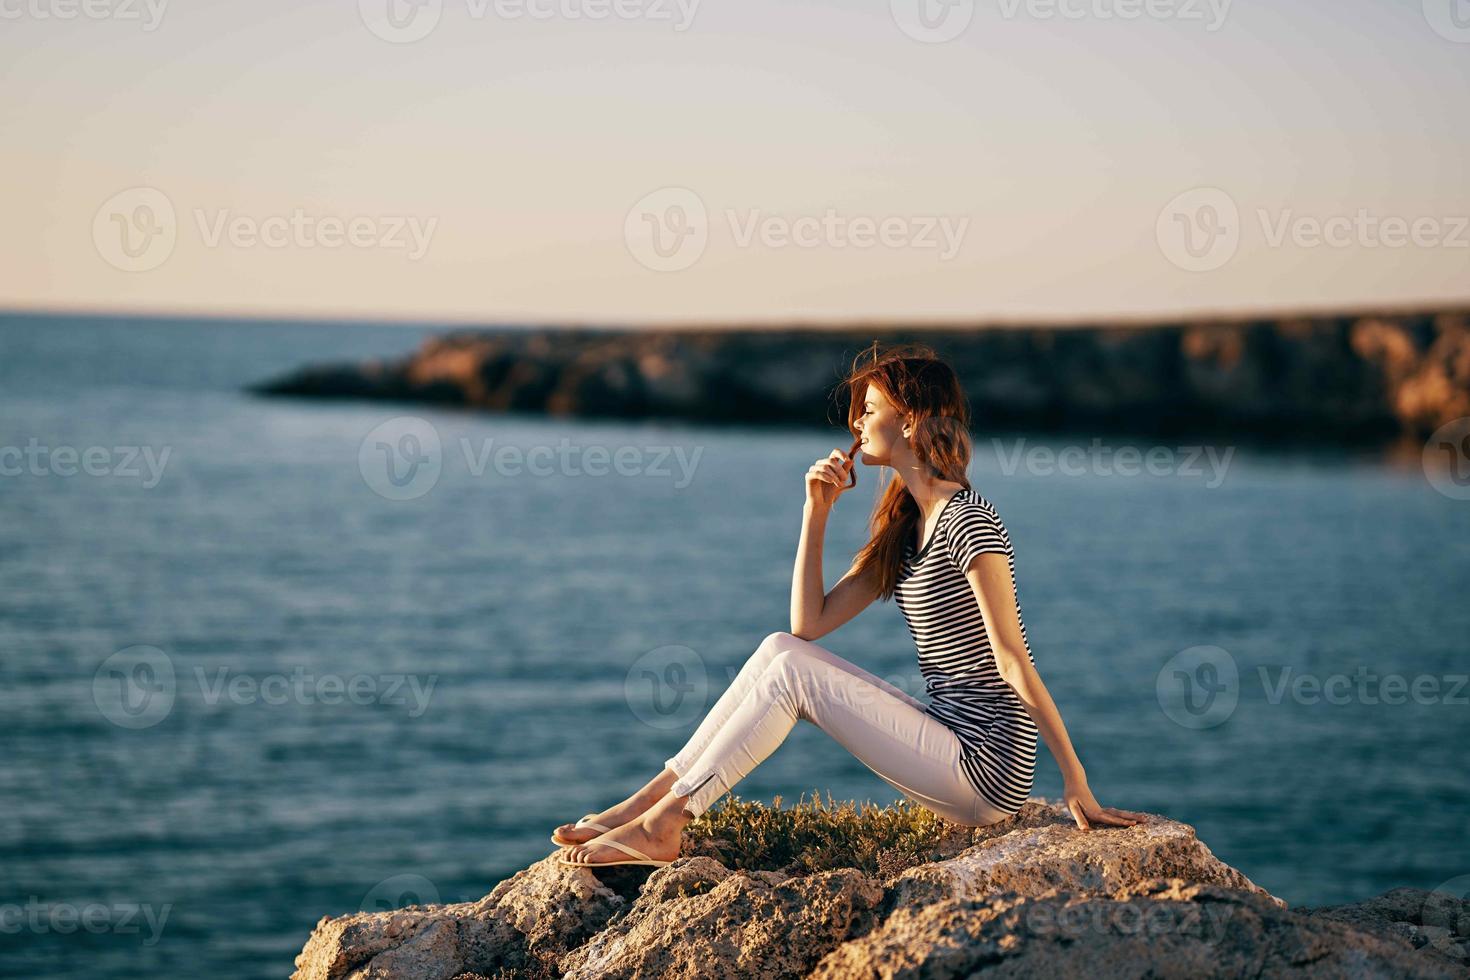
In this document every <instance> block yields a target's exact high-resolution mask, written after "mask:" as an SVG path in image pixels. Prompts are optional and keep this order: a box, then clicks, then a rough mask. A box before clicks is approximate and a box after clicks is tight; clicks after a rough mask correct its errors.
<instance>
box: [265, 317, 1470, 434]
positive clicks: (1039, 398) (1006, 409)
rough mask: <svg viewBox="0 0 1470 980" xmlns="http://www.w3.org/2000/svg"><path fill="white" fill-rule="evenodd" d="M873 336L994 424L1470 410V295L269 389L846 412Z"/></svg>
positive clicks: (706, 332)
mask: <svg viewBox="0 0 1470 980" xmlns="http://www.w3.org/2000/svg"><path fill="white" fill-rule="evenodd" d="M875 339H878V340H882V341H884V342H885V343H886V342H891V341H900V340H918V341H924V342H926V343H929V344H931V345H932V346H934V347H935V348H936V349H937V350H938V351H939V353H940V354H941V355H943V356H945V357H947V358H948V359H949V360H950V361H951V363H953V364H954V365H955V367H956V370H957V371H958V372H959V373H960V376H961V380H962V381H963V383H964V385H965V388H966V390H967V392H968V393H969V395H970V401H971V406H972V408H973V410H974V413H975V417H976V420H977V423H978V424H980V425H981V426H982V427H983V428H985V429H987V430H992V431H993V430H1002V429H1013V430H1019V429H1027V430H1031V431H1068V430H1070V431H1083V430H1086V431H1090V432H1104V431H1114V432H1124V431H1126V432H1132V433H1139V434H1155V435H1184V434H1195V435H1210V434H1226V433H1228V434H1231V435H1255V436H1258V437H1260V438H1262V439H1282V438H1329V439H1334V440H1342V441H1382V440H1389V439H1393V438H1396V437H1405V436H1408V437H1413V438H1420V439H1422V437H1423V436H1425V435H1427V434H1428V433H1430V432H1432V431H1433V430H1435V429H1436V428H1438V427H1439V426H1441V425H1444V424H1445V423H1447V422H1449V421H1451V420H1453V419H1456V418H1460V417H1463V416H1467V415H1470V311H1465V310H1454V311H1428V312H1422V313H1384V314H1373V313H1361V314H1349V315H1340V316H1303V317H1282V318H1274V319H1273V318H1256V319H1240V320H1212V321H1201V322H1171V323H1155V324H1129V325H1126V326H1119V325H1095V326H1094V325H1076V324H1059V325H1055V326H1025V327H1020V326H975V327H972V328H958V327H951V328H944V329H939V328H929V329H921V328H907V327H901V326H889V327H863V328H853V327H840V328H839V327H834V328H826V329H816V328H812V327H803V328H796V329H789V330H788V329H773V328H763V329H737V328H723V329H717V328H704V329H650V330H645V331H609V330H590V329H566V330H552V329H535V330H520V329H516V330H512V329H499V330H477V331H460V332H455V333H451V334H447V335H444V336H440V337H435V338H432V339H430V340H429V341H427V342H426V343H425V344H424V345H423V347H422V349H420V350H419V351H418V352H417V353H416V354H413V355H411V356H409V357H407V358H404V359H402V360H398V361H379V362H371V363H366V364H343V365H326V366H309V367H305V368H303V369H301V370H299V371H296V372H295V373H292V374H290V375H288V376H285V377H282V378H277V379H274V380H270V381H266V382H264V383H262V384H260V385H258V386H256V387H255V388H254V389H253V390H254V391H256V392H259V393H263V394H274V395H301V396H311V397H336V398H374V399H391V400H400V401H416V402H436V403H442V404H453V405H463V406H470V407H475V408H482V409H486V410H491V411H523V412H538V413H550V414H554V415H585V416H614V417H629V418H637V417H669V418H682V419H693V420H702V421H709V422H725V421H734V422H739V423H741V424H748V423H753V422H755V423H758V422H787V421H789V422H796V423H803V424H812V423H816V424H822V423H836V424H839V425H840V424H842V423H843V421H844V419H843V417H842V415H841V408H840V407H839V406H837V405H836V404H835V403H834V402H833V400H832V398H831V395H832V393H833V388H834V386H835V384H836V382H837V380H838V378H839V377H840V375H841V373H842V372H843V371H844V370H845V369H846V368H847V367H849V366H850V365H851V363H852V360H853V358H854V356H855V355H856V354H857V353H858V352H859V351H860V350H862V349H863V348H865V347H867V346H868V345H869V344H871V342H872V341H873V340H875Z"/></svg>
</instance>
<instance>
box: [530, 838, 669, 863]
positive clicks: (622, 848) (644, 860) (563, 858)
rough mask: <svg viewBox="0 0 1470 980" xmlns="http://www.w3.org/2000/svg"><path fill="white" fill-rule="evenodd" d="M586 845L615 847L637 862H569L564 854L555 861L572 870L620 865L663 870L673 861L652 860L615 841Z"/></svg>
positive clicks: (591, 842) (592, 842)
mask: <svg viewBox="0 0 1470 980" xmlns="http://www.w3.org/2000/svg"><path fill="white" fill-rule="evenodd" d="M587 843H589V844H605V845H607V846H608V847H616V848H617V849H618V850H620V851H624V852H626V853H628V854H631V855H633V857H635V858H637V859H638V860H636V861H569V860H567V856H566V855H565V854H561V855H558V856H557V860H558V861H560V862H561V863H562V864H570V865H571V866H572V867H574V868H608V867H615V866H617V865H620V864H646V865H648V866H649V867H653V868H665V867H668V866H669V865H671V864H673V863H674V862H673V861H655V860H654V859H653V858H651V857H649V856H648V855H647V854H644V853H643V852H642V851H640V850H638V848H636V847H629V846H628V845H627V844H624V843H622V842H621V841H615V840H598V841H588V842H587Z"/></svg>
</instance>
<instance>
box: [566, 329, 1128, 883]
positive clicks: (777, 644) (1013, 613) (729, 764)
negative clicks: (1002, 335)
mask: <svg viewBox="0 0 1470 980" xmlns="http://www.w3.org/2000/svg"><path fill="white" fill-rule="evenodd" d="M871 355H872V356H871V359H870V361H869V362H868V363H866V364H863V358H862V357H861V356H860V357H859V359H858V361H857V362H855V363H854V366H853V369H852V371H850V372H849V374H848V376H847V378H846V379H844V382H843V384H844V386H845V389H846V393H847V395H848V396H849V400H848V406H849V407H848V428H849V429H850V430H851V431H852V433H853V435H854V437H855V438H858V439H859V440H860V448H861V450H862V460H863V464H864V465H866V466H888V467H891V468H892V469H893V470H894V471H895V473H896V474H897V476H896V478H895V479H894V480H892V481H891V482H890V483H889V485H888V486H887V487H886V488H885V489H884V491H883V495H882V498H881V499H880V500H879V502H878V504H877V507H876V508H875V510H874V513H873V517H872V524H871V526H872V528H873V534H872V537H871V539H870V540H869V541H868V543H867V544H866V545H865V546H864V547H863V549H862V550H861V551H860V552H859V553H858V554H857V556H856V558H855V559H854V560H853V563H852V567H851V568H850V569H849V570H848V571H847V573H846V574H845V575H844V576H843V577H842V579H841V580H840V581H839V582H838V583H837V584H836V585H835V586H833V588H832V591H831V592H827V593H826V594H825V595H824V594H823V584H822V537H823V534H824V532H825V530H826V526H827V518H828V515H829V514H830V513H831V511H832V507H833V505H834V503H835V502H836V500H837V498H838V497H839V496H840V495H841V494H842V493H844V492H845V491H846V490H848V489H850V488H851V486H852V485H855V484H849V483H848V480H847V478H848V476H849V473H850V470H851V467H852V466H853V461H852V460H851V459H849V457H848V456H847V454H845V453H843V452H842V451H841V450H840V449H834V450H833V451H832V453H831V454H830V455H829V456H827V457H826V458H824V459H820V460H817V461H816V462H815V463H814V464H813V465H812V466H811V468H810V469H809V470H808V471H807V475H806V506H805V508H804V510H803V514H802V526H801V538H800V541H799V542H798V544H797V550H796V571H795V575H794V577H793V580H792V588H791V632H789V633H772V634H771V635H769V636H767V637H766V638H765V640H764V641H763V642H762V643H761V645H760V646H759V647H758V648H757V649H756V651H755V653H754V654H753V655H752V656H751V657H750V658H749V659H748V660H747V661H746V663H745V666H744V668H743V669H742V670H741V671H740V674H739V675H738V676H737V677H736V678H735V681H734V682H733V683H732V684H731V685H730V688H729V689H728V690H727V691H725V693H724V694H723V695H722V696H721V697H720V700H719V701H718V702H717V703H716V704H715V706H714V707H713V708H712V709H711V710H710V712H709V714H708V715H706V716H705V718H704V720H703V722H702V723H701V724H700V726H699V729H698V730H697V731H696V732H695V733H694V736H693V737H692V738H691V739H690V740H689V742H688V743H687V744H686V745H685V746H684V747H683V749H681V750H680V751H679V753H678V754H677V755H675V756H674V757H673V758H671V759H669V760H667V761H666V762H665V763H664V766H665V768H664V770H663V772H661V773H659V774H658V776H656V777H655V778H654V779H653V780H651V781H650V782H649V783H648V784H647V785H645V786H644V787H643V788H642V789H640V790H638V791H637V792H636V793H634V794H633V795H632V796H630V797H629V798H628V799H626V800H624V801H623V802H621V803H619V804H617V805H616V806H613V807H610V808H608V809H606V810H603V811H602V812H601V813H596V814H588V815H587V816H586V817H584V818H583V819H582V820H580V821H578V822H577V823H575V824H563V825H562V826H560V827H558V828H557V830H556V833H555V835H554V836H553V840H554V841H556V842H557V843H559V844H563V845H565V846H566V848H567V849H566V850H565V851H564V852H563V854H562V860H563V861H565V862H568V863H574V864H583V865H588V866H595V865H598V864H651V865H662V864H665V863H667V862H669V861H672V860H673V859H675V858H677V857H678V855H679V844H680V832H681V831H682V830H683V828H684V826H685V825H686V824H687V823H688V822H689V821H690V820H692V819H694V817H696V816H698V815H699V814H701V813H703V812H704V811H705V810H706V809H707V808H708V807H709V806H710V805H711V804H712V803H713V802H714V801H715V800H716V799H718V798H719V797H720V796H722V795H723V794H724V793H725V792H726V791H728V790H729V789H730V788H731V787H732V786H734V785H735V783H737V782H738V781H739V780H740V779H742V778H744V777H745V776H746V775H747V774H748V773H749V772H750V771H751V770H752V769H754V768H755V767H756V766H757V765H759V764H760V763H761V761H763V760H764V759H765V758H766V757H767V756H768V755H770V754H771V753H772V752H773V751H775V749H776V747H777V746H778V745H780V744H781V742H782V741H783V740H784V739H785V738H786V736H787V734H788V733H789V732H790V731H791V729H792V728H793V727H794V726H795V725H796V722H797V721H798V720H801V719H806V720H807V721H810V722H812V723H813V724H815V725H817V726H819V727H820V728H821V729H822V730H823V731H825V732H827V733H828V734H830V735H831V736H832V737H833V738H835V739H836V740H837V741H838V742H840V743H841V744H842V745H843V746H844V747H845V748H847V749H848V750H849V751H850V752H852V753H853V755H855V756H857V758H858V759H860V760H862V762H863V763H864V764H865V765H866V766H868V767H869V768H870V769H872V770H873V771H874V772H875V773H877V774H878V775H879V776H880V777H881V778H882V779H883V780H884V781H885V782H887V783H888V784H889V785H891V786H893V787H894V788H895V789H897V790H899V791H900V792H902V793H903V794H904V795H905V796H908V797H909V798H910V799H913V800H914V801H916V802H918V803H919V804H921V805H922V806H925V807H928V808H929V809H931V810H933V811H935V812H936V813H938V814H940V815H941V816H943V817H945V818H947V819H949V820H952V821H955V822H956V823H961V824H966V825H970V826H984V825H986V824H991V823H995V822H997V821H1000V820H1004V819H1006V818H1007V817H1010V816H1011V815H1013V814H1014V813H1015V812H1016V811H1017V810H1018V809H1020V807H1021V805H1022V804H1023V803H1024V802H1025V801H1026V798H1027V795H1028V794H1029V793H1030V791H1031V786H1032V776H1033V771H1034V767H1035V761H1036V736H1037V733H1038V730H1039V732H1040V734H1041V737H1042V738H1044V739H1045V740H1046V744H1047V747H1048V748H1049V749H1050V750H1051V753H1052V757H1053V758H1055V759H1056V760H1057V762H1058V764H1059V765H1060V767H1061V771H1062V780H1063V786H1064V790H1063V796H1064V799H1065V802H1066V806H1067V810H1068V811H1069V812H1070V813H1071V815H1072V817H1073V819H1074V820H1076V822H1077V826H1078V827H1079V828H1081V829H1083V830H1088V829H1091V827H1092V826H1093V825H1094V824H1106V825H1112V826H1130V825H1132V824H1134V823H1136V822H1138V820H1140V819H1142V815H1141V814H1137V813H1132V812H1130V811H1126V810H1116V809H1113V808H1111V807H1103V806H1100V805H1098V802H1097V800H1096V799H1095V798H1094V797H1093V795H1092V791H1091V790H1090V789H1089V788H1088V785H1087V776H1086V774H1085V773H1084V772H1083V769H1082V763H1081V762H1080V761H1078V759H1077V754H1076V753H1075V752H1074V751H1073V749H1072V744H1071V742H1070V741H1069V739H1068V738H1067V730H1066V728H1065V727H1064V726H1063V725H1062V719H1061V716H1060V715H1058V714H1057V709H1056V706H1055V705H1054V704H1053V703H1052V700H1051V696H1050V695H1049V694H1048V693H1047V690H1046V687H1045V685H1044V684H1042V682H1041V677H1040V676H1039V675H1038V674H1037V672H1036V667H1035V662H1034V661H1033V659H1032V656H1031V649H1030V645H1029V643H1028V641H1027V639H1026V629H1025V626H1024V625H1022V623H1021V614H1020V608H1019V605H1018V603H1017V600H1016V588H1015V560H1014V556H1013V553H1012V550H1011V543H1010V538H1009V536H1008V534H1007V533H1006V529H1005V527H1004V525H1003V524H1002V523H1001V520H1000V517H999V516H998V515H997V514H996V512H995V508H994V507H993V506H992V505H991V504H990V502H989V501H988V500H986V499H985V498H984V497H983V496H981V495H980V494H979V493H977V492H976V491H975V490H974V489H973V488H971V487H970V484H969V481H968V479H967V477H966V472H967V470H968V468H969V462H970V444H969V407H968V403H967V401H966V399H965V396H964V393H963V392H962V391H961V389H960V384H959V381H958V379H957V378H956V376H955V373H954V371H953V370H952V369H951V368H950V367H949V365H947V364H945V363H944V362H943V361H942V360H940V359H939V358H937V357H935V356H934V354H933V352H932V351H931V350H930V349H929V348H927V347H923V346H911V347H907V348H897V349H893V350H889V351H887V352H884V353H882V354H881V355H880V354H879V353H878V352H877V349H876V345H875V347H874V348H872V349H871ZM880 597H881V598H884V599H888V598H893V597H896V598H897V601H898V605H899V607H900V609H901V610H902V612H903V615H904V619H905V621H906V623H907V625H908V627H909V631H910V633H911V634H912V636H913V638H914V644H915V647H916V648H917V650H918V654H919V667H920V671H921V672H922V674H923V676H924V679H925V688H926V693H927V694H928V696H929V698H930V701H929V703H928V704H925V703H924V702H922V701H919V700H918V699H916V698H913V697H911V696H909V695H908V694H907V693H905V692H904V691H902V690H900V689H899V688H897V687H895V686H893V685H891V684H889V683H888V682H886V681H883V680H881V679H880V678H878V677H876V676H874V675H873V674H871V673H869V672H868V671H866V670H863V669H862V668H861V667H859V666H857V665H856V664H853V663H851V662H849V661H847V660H844V659H842V658H841V657H839V656H837V655H836V654H834V653H832V652H831V651H829V650H827V649H825V648H824V647H821V646H818V645H817V644H816V643H815V642H813V641H815V640H817V639H818V638H820V637H822V636H825V635H826V634H828V633H830V632H832V631H833V630H835V629H837V628H838V627H839V626H841V625H842V624H843V623H846V622H847V621H848V620H850V619H852V618H853V617H854V616H856V615H857V614H858V613H860V612H862V610H863V609H865V608H867V606H868V604H869V603H871V602H872V601H873V600H874V599H877V598H880ZM630 858H631V859H630Z"/></svg>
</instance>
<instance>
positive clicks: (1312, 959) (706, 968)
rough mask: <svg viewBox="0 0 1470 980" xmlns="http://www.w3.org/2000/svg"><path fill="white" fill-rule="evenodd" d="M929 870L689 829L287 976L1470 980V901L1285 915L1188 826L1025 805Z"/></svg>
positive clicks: (314, 950)
mask: <svg viewBox="0 0 1470 980" xmlns="http://www.w3.org/2000/svg"><path fill="white" fill-rule="evenodd" d="M946 826H947V830H946V832H945V833H944V835H943V836H942V839H941V840H940V841H939V842H938V843H937V844H936V845H935V847H934V849H933V853H932V854H930V855H928V856H929V857H931V858H932V860H928V861H927V862H924V863H919V864H910V865H909V866H908V867H905V868H902V869H892V870H890V871H889V872H887V873H882V874H876V875H875V874H871V873H866V872H864V871H861V870H859V869H856V868H850V867H834V868H831V869H828V870H819V871H815V872H813V871H810V870H806V869H803V870H800V871H796V870H795V869H794V868H793V869H786V870H755V871H745V870H741V871H733V870H731V869H730V868H728V867H726V865H725V864H723V863H721V861H720V860H719V857H718V855H719V854H721V848H720V844H721V842H720V841H718V840H714V841H710V840H706V841H702V842H694V841H691V840H690V838H689V837H688V836H687V833H686V840H685V848H684V851H683V853H682V854H681V856H680V858H679V860H677V861H675V862H674V863H673V864H671V865H669V866H668V867H665V868H660V869H658V870H656V871H653V872H652V873H649V872H648V869H646V868H644V869H636V868H621V869H618V868H608V869H604V870H602V871H600V872H593V871H591V870H588V869H585V868H573V867H568V866H565V865H561V864H558V863H557V862H556V861H555V854H554V853H553V854H551V855H548V856H547V857H546V858H543V859H542V860H540V861H537V862H536V863H535V864H532V865H531V866H530V867H528V868H525V869H524V870H521V871H518V872H516V874H514V875H513V876H512V877H510V878H508V879H506V880H505V881H502V882H501V883H500V884H499V885H497V886H496V887H495V888H494V889H493V890H492V891H491V892H490V894H488V895H486V896H485V897H484V898H482V899H480V900H479V901H477V902H469V903H463V904H456V905H433V906H414V907H410V908H406V909H401V910H398V911H391V912H359V913H354V914H350V915H345V916H341V917H339V918H332V917H330V916H328V917H324V918H323V919H322V920H321V921H320V922H319V923H318V924H317V926H316V929H315V931H314V932H313V933H312V935H311V938H310V939H309V940H308V941H307V943H306V947H305V949H303V951H302V953H301V955H300V956H299V957H297V960H296V966H297V969H296V972H295V973H294V974H293V977H294V980H328V978H331V980H336V978H361V980H367V978H380V980H394V978H404V980H407V978H415V980H430V978H435V980H437V978H444V980H450V978H460V980H475V978H480V977H491V978H497V980H511V978H517V977H525V978H532V977H566V978H571V980H583V978H594V977H598V978H600V977H626V978H635V977H640V978H641V977H650V978H651V977H688V978H696V977H697V978H724V977H729V978H736V977H742V978H743V977H770V978H776V977H824V978H838V977H843V978H846V977H885V978H888V977H961V976H971V975H975V974H981V975H986V976H992V975H993V976H997V977H1010V978H1024V977H1037V978H1043V977H1044V978H1048V980H1051V978H1056V977H1071V976H1078V977H1082V976H1086V977H1136V978H1144V977H1245V976H1249V977H1323V978H1327V977H1332V978H1338V977H1358V978H1375V977H1384V978H1388V977H1394V978H1402V977H1408V978H1448V977H1465V976H1467V974H1470V946H1467V945H1466V941H1467V935H1470V931H1467V927H1470V902H1467V901H1464V900H1460V899H1458V898H1456V897H1453V896H1449V895H1446V894H1442V893H1438V892H1423V891H1417V890H1413V889H1395V890H1394V891H1391V892H1388V893H1386V894H1385V895H1383V896H1380V897H1379V898H1376V899H1372V900H1370V901H1367V902H1363V903H1359V904H1355V905H1347V906H1337V907H1331V908H1319V909H1297V910H1291V909H1288V908H1287V907H1286V905H1285V903H1284V902H1282V901H1281V900H1280V899H1278V898H1275V897H1273V896H1272V895H1270V894H1268V893H1267V892H1266V891H1264V890H1263V889H1261V888H1260V887H1258V886H1257V885H1255V884H1254V883H1253V882H1251V881H1250V880H1249V879H1247V878H1246V877H1245V876H1244V875H1243V874H1241V873H1240V872H1239V871H1237V870H1235V869H1234V868H1232V867H1230V866H1229V865H1226V864H1224V863H1223V862H1221V861H1220V860H1218V859H1217V858H1216V857H1215V856H1214V855H1213V854H1212V853H1211V852H1210V849H1209V848H1208V847H1206V846H1205V844H1204V843H1203V842H1201V841H1200V840H1199V838H1198V837H1197V836H1196V835H1195V832H1194V830H1193V828H1191V827H1189V826H1187V825H1185V824H1181V823H1177V822H1175V821H1172V820H1168V819H1166V818H1164V817H1160V816H1152V815H1151V816H1150V817H1149V819H1148V820H1147V821H1146V822H1144V823H1141V824H1138V825H1136V826H1133V827H1128V828H1108V829H1095V830H1092V831H1089V832H1083V831H1080V830H1078V829H1077V828H1076V826H1075V824H1074V823H1073V822H1072V820H1071V818H1070V817H1069V816H1067V815H1066V813H1065V812H1064V811H1063V810H1062V808H1061V807H1060V806H1058V805H1055V804H1048V803H1047V802H1046V801H1044V800H1033V801H1031V802H1030V803H1028V804H1027V805H1026V806H1025V807H1023V808H1022V810H1021V811H1020V813H1018V814H1017V815H1016V816H1015V817H1013V818H1012V819H1010V820H1008V821H1005V822H1003V823H1001V824H997V825H995V826H993V827H985V828H969V827H960V826H957V825H946Z"/></svg>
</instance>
